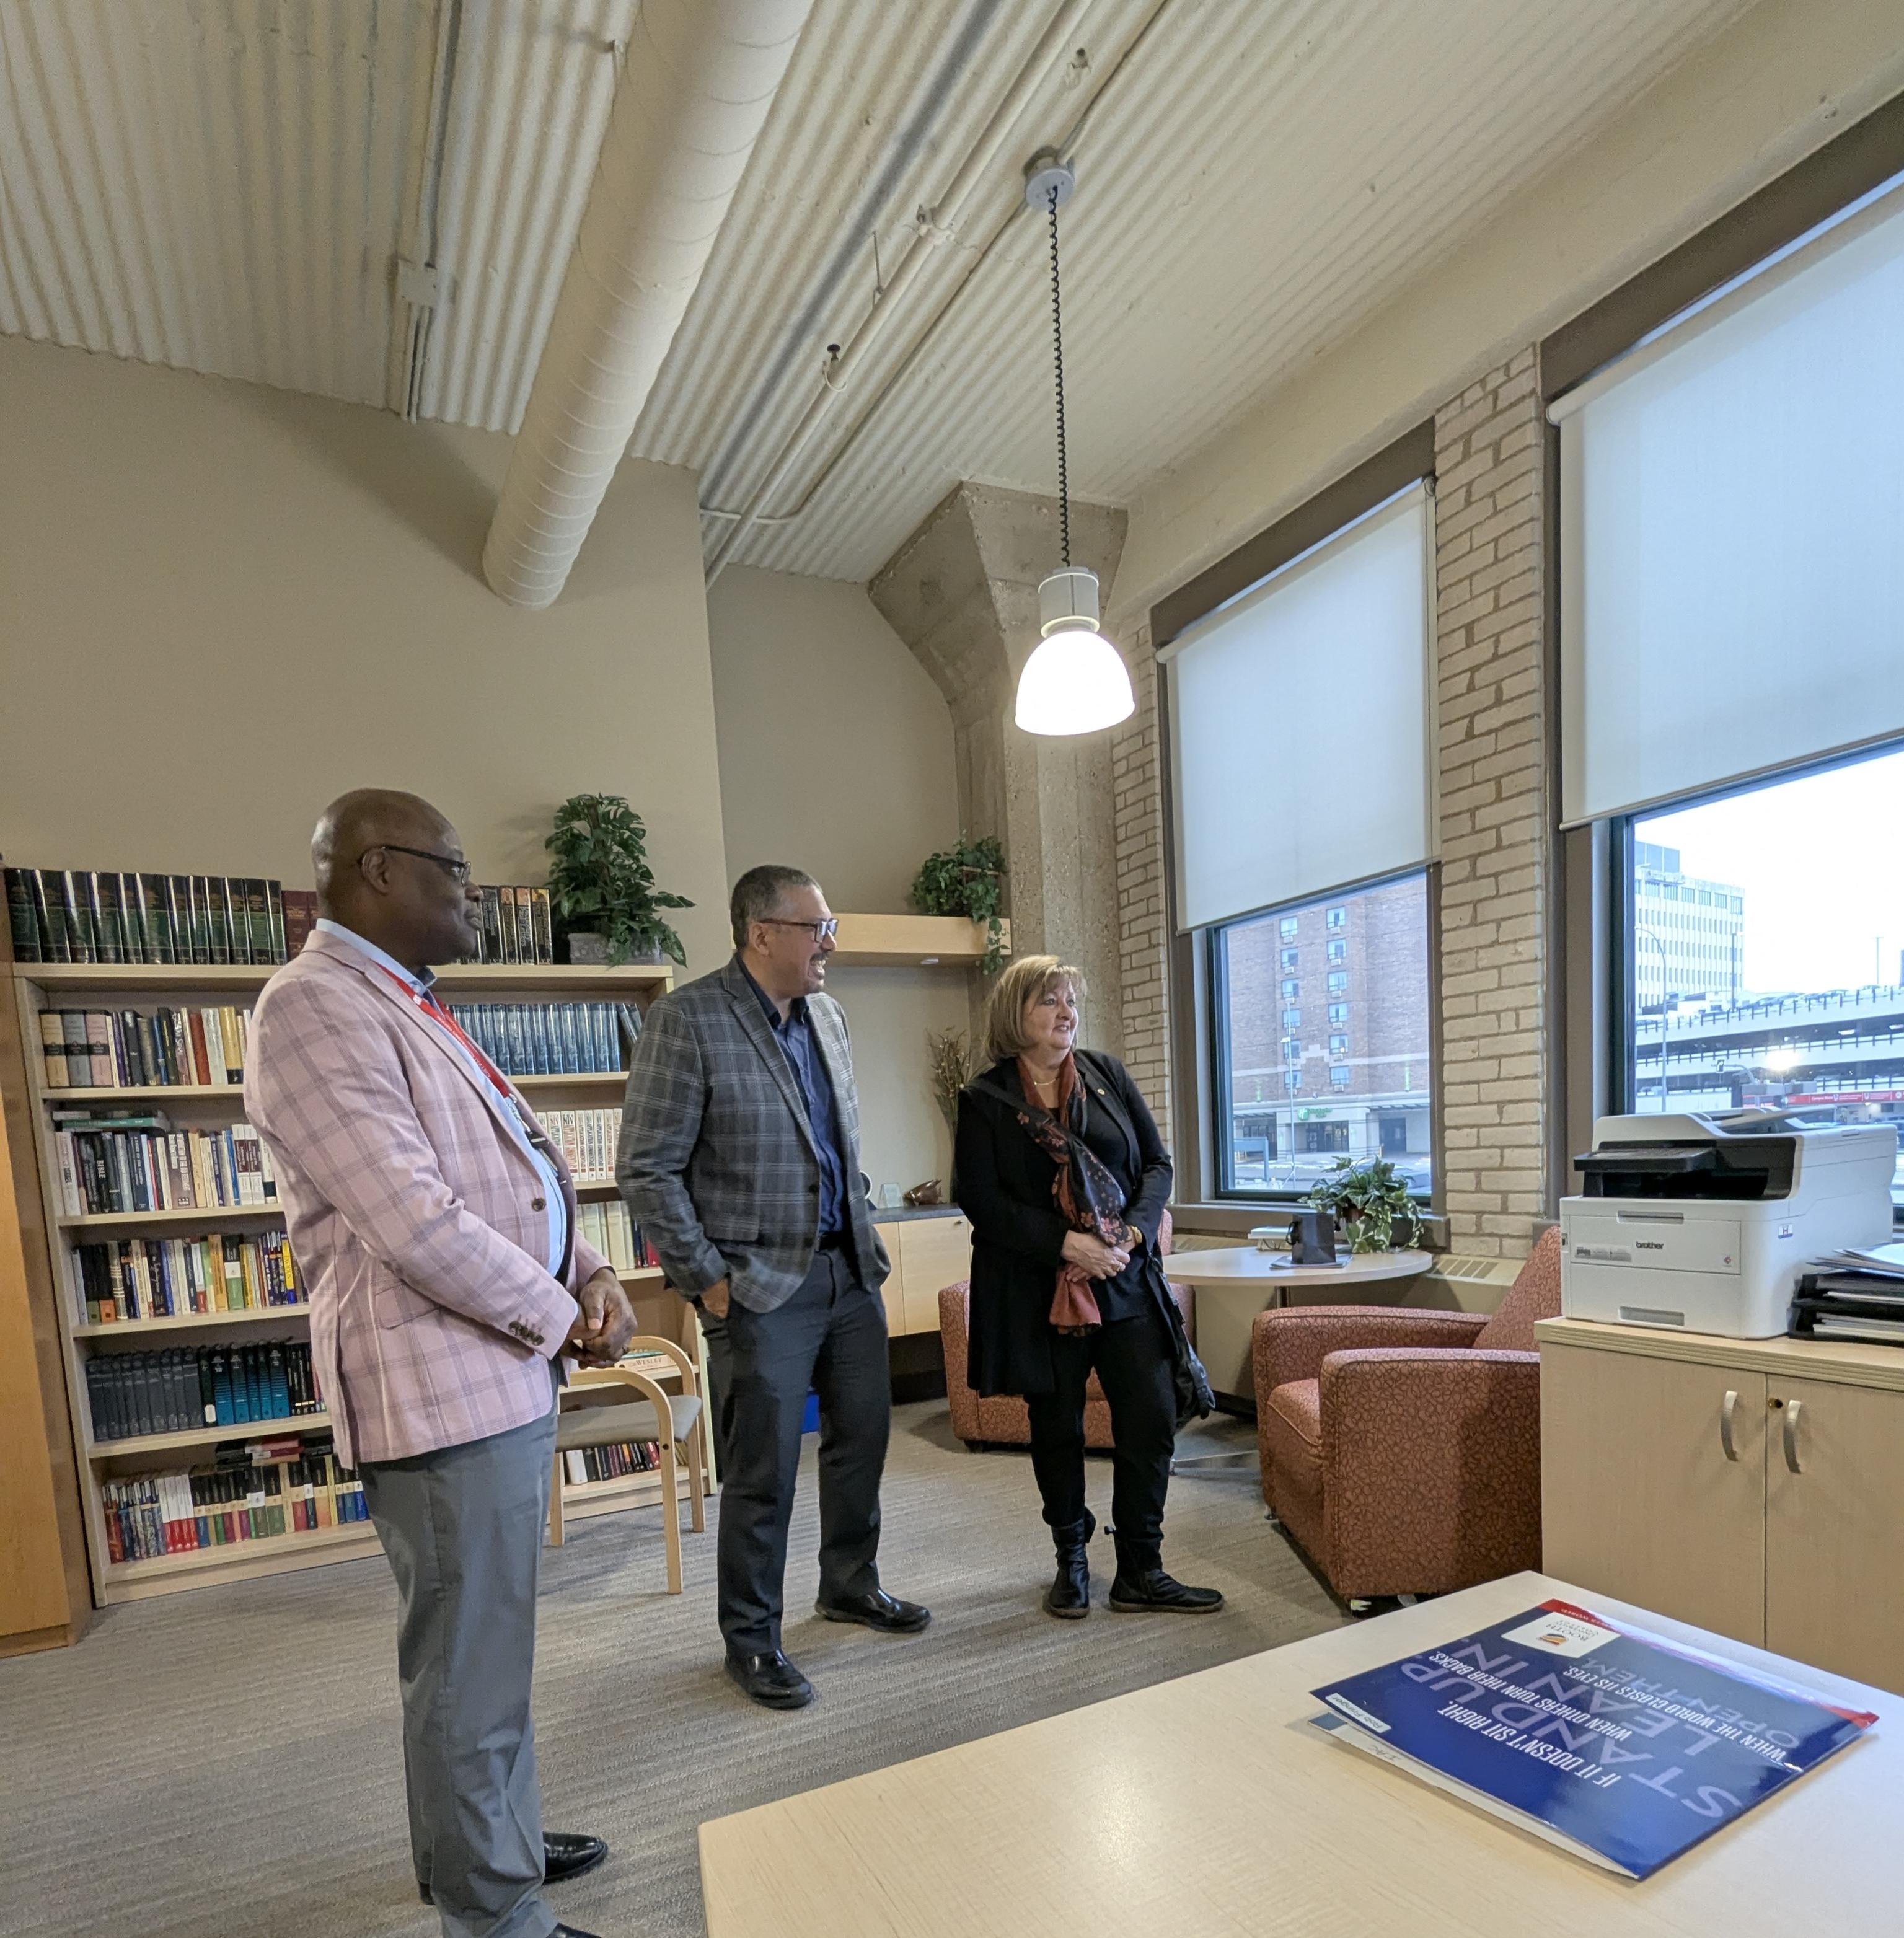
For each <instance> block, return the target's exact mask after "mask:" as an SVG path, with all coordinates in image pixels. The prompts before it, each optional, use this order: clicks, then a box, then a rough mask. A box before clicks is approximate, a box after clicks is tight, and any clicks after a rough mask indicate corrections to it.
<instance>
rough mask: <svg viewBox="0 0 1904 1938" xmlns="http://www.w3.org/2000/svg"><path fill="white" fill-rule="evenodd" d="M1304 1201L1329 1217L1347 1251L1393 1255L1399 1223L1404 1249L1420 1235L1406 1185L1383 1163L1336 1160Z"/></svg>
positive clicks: (1380, 1160) (1418, 1220)
mask: <svg viewBox="0 0 1904 1938" xmlns="http://www.w3.org/2000/svg"><path fill="white" fill-rule="evenodd" d="M1308 1202H1309V1203H1310V1204H1311V1205H1313V1207H1315V1209H1316V1210H1318V1211H1327V1212H1329V1213H1330V1214H1332V1216H1333V1217H1334V1218H1335V1222H1336V1224H1337V1225H1338V1226H1339V1227H1340V1228H1341V1231H1342V1232H1343V1235H1344V1237H1345V1238H1347V1241H1348V1245H1349V1249H1350V1251H1352V1252H1388V1251H1392V1250H1394V1249H1395V1226H1396V1225H1397V1224H1398V1223H1400V1224H1401V1225H1402V1226H1404V1228H1405V1235H1404V1238H1403V1243H1404V1244H1410V1245H1412V1244H1414V1242H1415V1241H1416V1240H1417V1238H1420V1236H1421V1229H1422V1223H1421V1214H1420V1211H1419V1210H1417V1209H1416V1207H1415V1201H1414V1199H1413V1198H1411V1197H1410V1196H1409V1195H1408V1184H1407V1183H1406V1181H1405V1180H1404V1179H1403V1178H1402V1177H1401V1175H1400V1174H1398V1172H1397V1171H1396V1170H1395V1166H1394V1165H1392V1164H1390V1163H1389V1161H1388V1160H1387V1159H1386V1158H1380V1157H1369V1158H1363V1159H1361V1160H1360V1161H1359V1162H1357V1161H1356V1159H1353V1158H1346V1157H1344V1158H1338V1159H1337V1160H1336V1162H1335V1168H1334V1170H1333V1171H1332V1172H1331V1173H1330V1174H1329V1176H1328V1177H1326V1178H1324V1179H1323V1180H1322V1182H1321V1183H1319V1184H1318V1185H1317V1186H1316V1188H1315V1189H1314V1190H1313V1191H1312V1192H1310V1194H1309V1197H1308Z"/></svg>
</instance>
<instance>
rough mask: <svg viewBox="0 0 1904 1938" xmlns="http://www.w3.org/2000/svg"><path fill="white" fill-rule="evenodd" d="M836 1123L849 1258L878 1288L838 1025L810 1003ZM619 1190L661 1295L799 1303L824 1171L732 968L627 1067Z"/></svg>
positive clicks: (657, 1009)
mask: <svg viewBox="0 0 1904 1938" xmlns="http://www.w3.org/2000/svg"><path fill="white" fill-rule="evenodd" d="M806 1010H807V1017H808V1020H809V1022H810V1023H811V1024H812V1030H813V1038H814V1041H815V1043H817V1044H818V1047H819V1052H820V1057H821V1062H824V1065H826V1071H827V1077H828V1078H829V1079H830V1080H831V1083H832V1085H833V1095H834V1102H835V1104H836V1105H837V1107H838V1110H839V1114H840V1137H841V1139H842V1141H843V1143H844V1144H845V1146H846V1148H845V1149H844V1150H843V1151H842V1152H841V1153H840V1156H841V1158H842V1159H843V1162H844V1168H845V1170H846V1211H847V1215H848V1216H849V1217H850V1219H851V1220H852V1228H853V1244H854V1250H855V1252H856V1253H858V1256H859V1258H860V1259H861V1261H862V1262H863V1264H864V1267H865V1268H866V1270H867V1271H868V1272H869V1273H870V1274H872V1276H873V1283H874V1285H875V1286H877V1285H879V1284H880V1283H883V1282H884V1280H885V1278H886V1276H887V1274H888V1273H889V1272H891V1270H892V1263H891V1260H890V1259H888V1257H887V1256H886V1250H885V1246H883V1245H882V1244H881V1243H880V1242H879V1233H878V1232H877V1231H876V1230H875V1229H874V1228H873V1217H872V1210H871V1207H870V1205H869V1204H868V1203H867V1197H866V1183H865V1179H864V1176H863V1175H862V1174H861V1171H860V1162H859V1098H858V1095H857V1094H856V1093H855V1090H854V1089H853V1059H852V1050H851V1049H850V1047H849V1044H848V1043H847V1040H846V1013H845V1011H843V1010H842V1009H841V1008H840V1005H839V1004H837V1003H836V1002H835V1001H834V1000H833V998H831V996H825V995H820V996H809V998H807V999H806ZM615 1181H616V1182H617V1183H618V1184H619V1185H620V1186H621V1195H622V1196H623V1197H624V1198H626V1199H627V1201H628V1208H629V1210H630V1211H631V1212H632V1213H633V1214H634V1217H635V1219H636V1222H637V1223H639V1225H640V1226H641V1228H642V1231H643V1232H645V1234H646V1235H647V1238H648V1243H649V1244H651V1245H652V1246H653V1247H654V1253H655V1256H657V1258H658V1259H660V1262H661V1266H662V1269H663V1270H664V1271H666V1272H667V1275H668V1282H669V1283H670V1284H671V1285H673V1286H674V1287H675V1288H676V1289H677V1290H678V1291H680V1292H682V1293H686V1294H687V1295H688V1296H690V1297H692V1296H696V1295H697V1294H699V1293H703V1292H705V1291H706V1289H707V1288H708V1287H709V1286H711V1285H713V1284H715V1283H718V1281H719V1280H721V1279H723V1278H724V1279H726V1280H727V1281H728V1282H729V1284H730V1286H731V1287H732V1289H733V1296H734V1298H735V1299H736V1301H737V1302H739V1304H740V1305H744V1306H746V1307H747V1308H749V1309H750V1310H751V1311H755V1312H771V1311H773V1308H775V1307H776V1305H784V1304H785V1302H786V1301H787V1300H788V1299H791V1297H792V1296H794V1293H795V1292H796V1291H797V1290H798V1289H799V1286H800V1280H802V1279H803V1278H804V1277H806V1268H807V1267H808V1266H809V1265H811V1264H812V1262H813V1250H814V1246H815V1241H816V1240H817V1238H818V1233H819V1229H820V1160H819V1157H818V1153H817V1152H816V1151H815V1148H814V1144H813V1133H812V1128H811V1127H810V1126H809V1124H808V1123H807V1121H806V1107H805V1105H804V1104H803V1103H802V1102H801V1101H800V1086H799V1084H798V1083H797V1080H795V1078H794V1073H793V1068H792V1066H791V1065H790V1064H789V1063H788V1061H787V1057H786V1053H785V1051H784V1050H782V1048H781V1047H780V1043H779V1038H778V1037H776V1036H775V1034H773V1028H772V1027H771V1025H770V1024H769V1023H768V1022H767V1018H766V1016H764V1014H763V1013H762V1012H761V1003H760V998H758V996H756V995H755V993H754V992H753V989H752V986H750V985H749V982H748V980H747V974H746V971H745V970H743V969H742V967H741V966H740V964H739V961H738V960H733V961H729V962H728V964H727V967H725V968H724V969H718V970H716V971H715V973H714V974H712V975H711V976H703V977H700V978H699V979H698V980H696V981H694V982H692V983H689V984H688V986H686V987H685V989H677V990H676V991H675V992H673V994H672V995H667V996H664V997H662V998H661V999H660V1001H658V1002H657V1003H656V1004H654V1007H652V1008H651V1010H649V1011H648V1016H647V1018H646V1020H645V1022H644V1023H643V1025H642V1033H641V1038H640V1040H639V1042H638V1043H636V1046H635V1052H634V1055H633V1057H632V1058H631V1059H630V1068H629V1071H628V1093H627V1101H626V1102H625V1103H624V1104H623V1106H622V1110H621V1148H620V1150H618V1153H617V1154H616V1157H615Z"/></svg>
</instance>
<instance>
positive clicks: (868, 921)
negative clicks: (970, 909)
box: [832, 915, 1012, 969]
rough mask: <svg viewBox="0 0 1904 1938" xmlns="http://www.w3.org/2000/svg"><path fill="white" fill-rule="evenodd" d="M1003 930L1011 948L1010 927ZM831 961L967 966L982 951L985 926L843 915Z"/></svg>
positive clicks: (959, 920) (867, 965)
mask: <svg viewBox="0 0 1904 1938" xmlns="http://www.w3.org/2000/svg"><path fill="white" fill-rule="evenodd" d="M1001 928H1003V930H1004V945H1005V953H1006V954H1007V955H1010V953H1011V951H1012V925H1011V924H1010V922H1004V923H1002V924H1001ZM834 942H835V943H836V944H837V946H836V947H835V949H834V952H833V958H832V959H833V960H834V961H835V962H837V963H838V964H839V965H840V967H841V968H843V969H936V968H948V969H971V968H976V967H977V966H978V964H979V961H980V959H981V958H982V957H983V956H984V954H985V924H984V923H983V922H967V920H966V919H965V918H964V916H958V915H843V916H840V932H839V933H838V934H837V935H836V936H835V937H834Z"/></svg>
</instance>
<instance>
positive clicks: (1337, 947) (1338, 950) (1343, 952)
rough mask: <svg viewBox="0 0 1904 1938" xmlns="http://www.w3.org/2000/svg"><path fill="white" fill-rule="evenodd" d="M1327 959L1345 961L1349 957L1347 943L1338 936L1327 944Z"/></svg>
mask: <svg viewBox="0 0 1904 1938" xmlns="http://www.w3.org/2000/svg"><path fill="white" fill-rule="evenodd" d="M1348 959H1349V945H1348V944H1347V943H1346V942H1344V941H1343V940H1341V937H1337V938H1336V940H1335V941H1333V942H1332V943H1330V944H1329V960H1330V961H1332V962H1346V961H1348Z"/></svg>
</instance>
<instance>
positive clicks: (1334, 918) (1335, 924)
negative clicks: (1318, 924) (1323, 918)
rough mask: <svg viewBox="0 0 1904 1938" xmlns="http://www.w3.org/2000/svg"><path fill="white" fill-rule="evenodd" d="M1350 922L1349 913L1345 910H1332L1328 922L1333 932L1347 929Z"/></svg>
mask: <svg viewBox="0 0 1904 1938" xmlns="http://www.w3.org/2000/svg"><path fill="white" fill-rule="evenodd" d="M1348 920H1349V911H1348V910H1347V909H1345V908H1332V909H1331V910H1329V916H1328V922H1329V928H1331V929H1332V930H1334V929H1338V928H1346V927H1347V925H1348Z"/></svg>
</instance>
